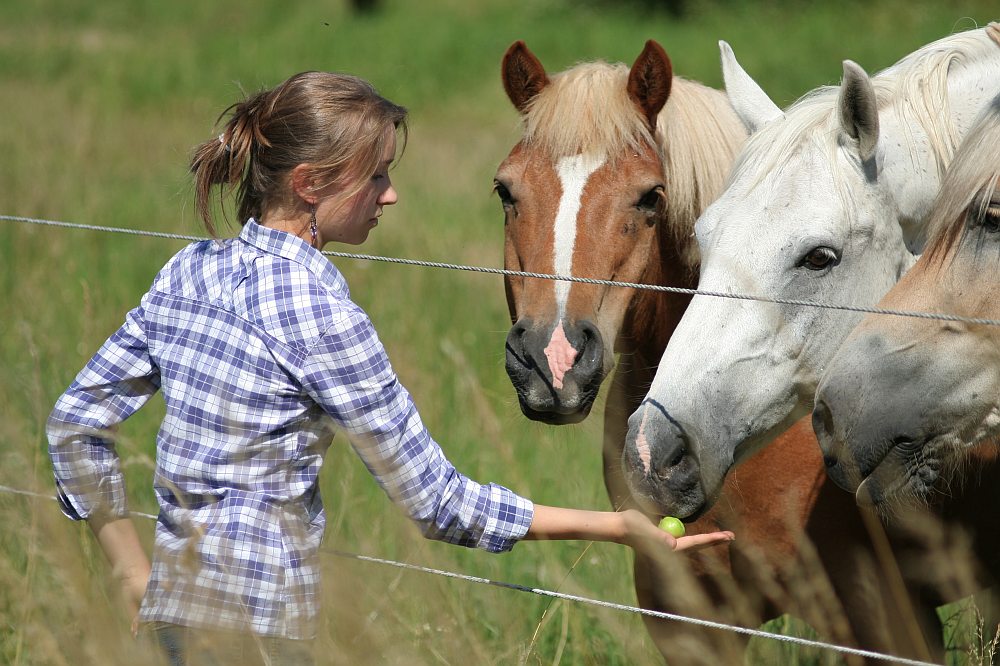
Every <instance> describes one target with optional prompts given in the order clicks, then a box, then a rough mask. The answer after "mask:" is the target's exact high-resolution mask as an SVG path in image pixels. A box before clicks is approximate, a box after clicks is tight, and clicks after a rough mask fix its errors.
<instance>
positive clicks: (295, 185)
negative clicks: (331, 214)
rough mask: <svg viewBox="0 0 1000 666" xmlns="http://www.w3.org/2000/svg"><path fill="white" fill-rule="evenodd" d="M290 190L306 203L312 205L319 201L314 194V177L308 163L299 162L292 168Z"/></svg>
mask: <svg viewBox="0 0 1000 666" xmlns="http://www.w3.org/2000/svg"><path fill="white" fill-rule="evenodd" d="M291 185H292V191H293V192H295V195H296V196H297V197H299V198H300V199H302V200H303V201H304V202H306V203H307V204H309V205H311V206H313V205H316V202H317V201H319V197H318V196H317V195H316V177H315V174H314V173H313V171H312V169H311V168H310V166H309V165H308V164H300V165H298V166H297V167H295V168H294V169H292V179H291Z"/></svg>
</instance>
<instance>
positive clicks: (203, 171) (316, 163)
mask: <svg viewBox="0 0 1000 666" xmlns="http://www.w3.org/2000/svg"><path fill="white" fill-rule="evenodd" d="M227 114H228V115H229V119H228V120H227V121H226V124H225V127H224V129H223V132H222V134H220V135H219V136H218V137H217V138H212V139H209V140H208V141H205V142H204V143H202V144H201V145H199V146H197V147H196V148H195V150H194V155H193V157H192V158H191V172H192V173H193V174H194V181H195V205H196V208H197V211H198V215H199V216H200V217H201V219H202V221H203V222H204V224H205V228H206V229H207V230H208V232H209V234H211V235H212V236H213V237H214V236H215V235H216V234H215V225H214V223H213V221H212V207H211V194H212V188H213V187H214V186H216V185H219V186H220V187H219V200H220V202H221V201H223V199H224V197H225V195H226V194H227V193H229V192H232V191H233V190H236V191H237V215H238V219H239V222H240V224H241V225H242V224H245V223H246V221H247V220H248V219H250V218H251V217H253V218H257V219H259V218H260V217H261V216H262V215H263V214H264V212H265V211H267V210H268V209H269V208H271V207H273V206H275V205H280V204H283V203H287V202H288V200H289V199H290V198H291V197H290V194H291V190H290V187H291V184H290V178H289V176H290V173H291V171H292V169H294V168H295V167H297V166H298V165H300V164H308V165H309V166H310V167H311V171H312V173H313V174H314V175H316V176H318V177H321V178H323V179H326V180H327V181H328V182H331V183H332V182H341V183H344V185H345V191H344V192H342V193H341V196H342V197H343V198H344V199H345V200H346V199H347V198H349V197H350V196H352V195H353V194H355V193H356V192H358V191H359V190H360V189H361V187H363V185H364V183H365V181H366V180H367V179H368V177H369V176H371V174H373V173H375V171H376V170H377V168H378V166H379V162H380V160H381V159H382V155H383V153H384V150H385V143H386V128H388V127H390V126H391V127H394V128H396V129H402V131H403V136H404V146H405V140H406V133H407V128H406V109H405V108H404V107H402V106H399V105H398V104H394V103H393V102H390V101H389V100H387V99H385V98H384V97H382V96H381V95H379V94H378V92H376V90H375V88H374V87H373V86H372V85H371V84H370V83H368V82H367V81H365V80H363V79H360V78H358V77H356V76H351V75H348V74H338V73H331V72H302V73H300V74H296V75H294V76H292V77H291V78H289V79H288V80H287V81H285V82H284V83H282V84H280V85H278V86H276V87H274V88H272V89H270V90H264V91H261V92H258V93H256V94H254V95H251V96H250V97H248V98H247V99H245V100H243V101H241V102H237V103H235V104H233V105H232V106H230V107H229V108H227V109H226V110H225V111H223V112H222V114H220V116H219V120H221V119H222V118H223V117H225V116H226V115H227Z"/></svg>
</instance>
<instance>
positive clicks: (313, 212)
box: [309, 204, 318, 247]
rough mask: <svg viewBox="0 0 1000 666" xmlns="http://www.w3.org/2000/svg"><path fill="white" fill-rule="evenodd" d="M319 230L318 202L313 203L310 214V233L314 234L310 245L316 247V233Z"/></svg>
mask: <svg viewBox="0 0 1000 666" xmlns="http://www.w3.org/2000/svg"><path fill="white" fill-rule="evenodd" d="M317 232H318V230H317V229H316V204H313V205H312V210H311V211H310V215H309V235H310V236H312V240H311V241H309V245H311V246H312V247H316V234H317Z"/></svg>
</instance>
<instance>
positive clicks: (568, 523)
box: [525, 504, 736, 552]
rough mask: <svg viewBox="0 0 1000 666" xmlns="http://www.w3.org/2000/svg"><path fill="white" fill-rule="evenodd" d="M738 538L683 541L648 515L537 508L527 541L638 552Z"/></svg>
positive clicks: (714, 535)
mask: <svg viewBox="0 0 1000 666" xmlns="http://www.w3.org/2000/svg"><path fill="white" fill-rule="evenodd" d="M734 538H736V537H735V536H734V535H733V533H732V532H709V533H708V534H692V535H691V536H683V537H680V538H679V539H676V538H674V537H673V536H671V535H670V534H668V533H666V532H664V531H663V530H661V529H660V528H659V527H657V526H656V525H655V524H654V523H653V521H652V520H650V519H649V518H648V517H647V516H646V515H645V514H644V513H642V512H641V511H637V510H635V509H628V510H626V511H620V512H612V511H584V510H581V509H560V508H556V507H551V506H544V505H541V504H536V505H535V515H534V518H533V519H532V521H531V527H530V528H529V529H528V534H527V535H526V536H525V539H586V540H588V541H613V542H615V543H621V544H625V545H627V546H631V547H632V548H635V549H637V550H642V551H644V552H650V549H654V550H656V549H660V550H662V549H663V548H667V549H669V550H677V551H681V550H697V549H700V548H708V547H710V546H716V545H719V544H722V543H728V542H730V541H732V540H733V539H734Z"/></svg>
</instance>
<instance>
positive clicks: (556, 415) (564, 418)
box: [518, 399, 594, 425]
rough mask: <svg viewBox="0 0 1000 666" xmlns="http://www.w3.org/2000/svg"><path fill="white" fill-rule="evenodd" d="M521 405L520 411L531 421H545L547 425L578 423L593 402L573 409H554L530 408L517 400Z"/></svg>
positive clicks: (586, 414)
mask: <svg viewBox="0 0 1000 666" xmlns="http://www.w3.org/2000/svg"><path fill="white" fill-rule="evenodd" d="M518 402H519V404H520V405H521V413H522V414H524V415H525V416H526V417H527V418H529V419H531V420H532V421H538V422H539V423H545V424H547V425H572V424H574V423H580V422H581V421H583V420H584V419H586V418H587V417H588V416H589V415H590V410H591V408H592V407H593V406H594V403H593V402H588V403H586V404H583V405H581V406H580V407H579V408H578V409H576V410H574V411H566V412H561V411H554V410H537V409H532V408H531V407H529V406H528V405H526V404H525V402H524V401H523V400H520V399H519V400H518Z"/></svg>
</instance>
